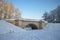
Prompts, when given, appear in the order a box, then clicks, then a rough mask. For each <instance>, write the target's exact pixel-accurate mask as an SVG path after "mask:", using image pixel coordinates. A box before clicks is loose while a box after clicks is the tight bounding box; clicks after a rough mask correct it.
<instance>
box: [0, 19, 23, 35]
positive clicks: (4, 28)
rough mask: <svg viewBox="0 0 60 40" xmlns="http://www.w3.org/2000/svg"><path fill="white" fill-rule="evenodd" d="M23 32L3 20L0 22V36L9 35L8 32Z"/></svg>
mask: <svg viewBox="0 0 60 40" xmlns="http://www.w3.org/2000/svg"><path fill="white" fill-rule="evenodd" d="M20 31H23V29H21V28H19V27H17V26H15V25H13V24H11V23H8V22H6V21H4V20H0V34H4V33H9V32H20Z"/></svg>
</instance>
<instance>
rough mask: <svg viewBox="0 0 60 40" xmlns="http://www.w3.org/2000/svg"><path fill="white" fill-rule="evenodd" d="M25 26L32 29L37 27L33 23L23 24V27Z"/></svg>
mask: <svg viewBox="0 0 60 40" xmlns="http://www.w3.org/2000/svg"><path fill="white" fill-rule="evenodd" d="M27 27H30V28H31V29H32V30H34V29H38V28H37V26H36V25H35V24H32V23H31V24H28V25H26V26H25V28H27Z"/></svg>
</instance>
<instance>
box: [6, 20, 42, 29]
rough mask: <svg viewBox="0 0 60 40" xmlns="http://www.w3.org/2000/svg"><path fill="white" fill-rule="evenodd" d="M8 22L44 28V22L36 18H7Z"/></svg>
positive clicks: (19, 25)
mask: <svg viewBox="0 0 60 40" xmlns="http://www.w3.org/2000/svg"><path fill="white" fill-rule="evenodd" d="M7 21H8V22H10V23H12V24H14V25H16V26H18V27H21V28H26V27H29V26H30V27H31V28H32V29H42V22H41V21H39V20H36V19H7Z"/></svg>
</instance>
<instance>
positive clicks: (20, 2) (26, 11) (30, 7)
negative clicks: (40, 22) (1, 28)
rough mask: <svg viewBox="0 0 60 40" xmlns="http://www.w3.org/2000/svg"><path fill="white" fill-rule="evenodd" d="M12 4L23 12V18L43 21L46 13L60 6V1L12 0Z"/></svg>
mask: <svg viewBox="0 0 60 40" xmlns="http://www.w3.org/2000/svg"><path fill="white" fill-rule="evenodd" d="M12 3H13V5H14V7H15V8H18V9H19V10H20V11H21V16H22V17H23V18H30V19H42V17H41V16H42V15H43V13H44V12H45V11H47V12H49V11H51V10H53V9H55V8H56V7H57V6H58V5H60V0H12Z"/></svg>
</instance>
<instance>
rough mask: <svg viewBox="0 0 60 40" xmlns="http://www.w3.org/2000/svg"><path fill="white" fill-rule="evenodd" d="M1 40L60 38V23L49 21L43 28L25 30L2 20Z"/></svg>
mask: <svg viewBox="0 0 60 40" xmlns="http://www.w3.org/2000/svg"><path fill="white" fill-rule="evenodd" d="M0 40H60V24H59V23H48V25H47V26H46V27H45V28H44V29H42V30H30V31H27V30H24V29H21V28H18V27H16V26H14V25H12V24H10V23H8V22H5V21H3V20H0Z"/></svg>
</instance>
